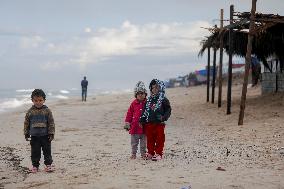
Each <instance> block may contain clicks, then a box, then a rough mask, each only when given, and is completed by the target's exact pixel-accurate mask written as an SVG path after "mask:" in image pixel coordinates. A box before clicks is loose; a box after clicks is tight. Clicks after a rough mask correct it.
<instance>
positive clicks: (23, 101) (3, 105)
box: [0, 98, 32, 112]
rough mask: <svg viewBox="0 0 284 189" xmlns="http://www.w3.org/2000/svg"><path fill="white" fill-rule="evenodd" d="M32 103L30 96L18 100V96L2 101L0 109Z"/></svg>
mask: <svg viewBox="0 0 284 189" xmlns="http://www.w3.org/2000/svg"><path fill="white" fill-rule="evenodd" d="M30 103H32V102H31V100H30V99H29V98H25V99H21V100H18V99H16V98H12V99H6V100H4V101H2V102H0V111H2V112H3V111H5V110H7V109H12V108H17V107H20V106H23V105H25V104H30Z"/></svg>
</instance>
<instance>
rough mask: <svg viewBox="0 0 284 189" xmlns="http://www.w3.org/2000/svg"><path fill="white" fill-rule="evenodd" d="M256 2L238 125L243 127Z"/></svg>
mask: <svg viewBox="0 0 284 189" xmlns="http://www.w3.org/2000/svg"><path fill="white" fill-rule="evenodd" d="M256 1H257V0H252V7H251V16H250V26H249V33H248V43H247V53H246V65H245V76H244V83H243V89H242V97H241V104H240V114H239V122H238V125H243V119H244V112H245V107H246V95H247V85H248V75H249V69H250V65H251V51H252V40H253V33H254V30H255V22H254V18H255V11H256Z"/></svg>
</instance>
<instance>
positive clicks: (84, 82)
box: [81, 76, 88, 101]
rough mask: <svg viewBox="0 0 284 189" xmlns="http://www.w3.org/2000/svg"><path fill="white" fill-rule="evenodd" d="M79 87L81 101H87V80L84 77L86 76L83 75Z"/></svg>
mask: <svg viewBox="0 0 284 189" xmlns="http://www.w3.org/2000/svg"><path fill="white" fill-rule="evenodd" d="M81 87H82V101H87V89H88V80H87V79H86V76H84V79H83V80H82V81H81Z"/></svg>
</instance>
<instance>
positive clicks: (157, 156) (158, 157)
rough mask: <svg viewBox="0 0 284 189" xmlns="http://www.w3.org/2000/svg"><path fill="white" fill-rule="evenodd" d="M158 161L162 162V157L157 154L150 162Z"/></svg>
mask: <svg viewBox="0 0 284 189" xmlns="http://www.w3.org/2000/svg"><path fill="white" fill-rule="evenodd" d="M159 160H162V156H161V155H159V154H156V155H154V156H153V157H152V161H159Z"/></svg>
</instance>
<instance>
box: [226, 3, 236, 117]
mask: <svg viewBox="0 0 284 189" xmlns="http://www.w3.org/2000/svg"><path fill="white" fill-rule="evenodd" d="M233 14H234V5H231V6H230V25H232V24H233ZM232 34H233V29H232V28H230V30H229V65H228V90H227V114H231V92H232V59H233V55H232V54H233V52H232V48H233V47H232V46H233V44H232V40H233V39H232Z"/></svg>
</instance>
